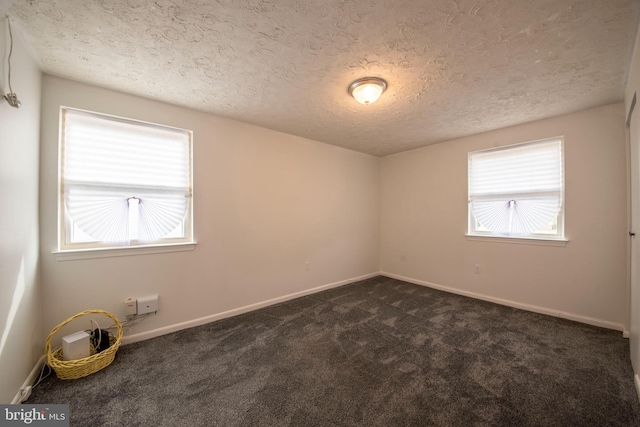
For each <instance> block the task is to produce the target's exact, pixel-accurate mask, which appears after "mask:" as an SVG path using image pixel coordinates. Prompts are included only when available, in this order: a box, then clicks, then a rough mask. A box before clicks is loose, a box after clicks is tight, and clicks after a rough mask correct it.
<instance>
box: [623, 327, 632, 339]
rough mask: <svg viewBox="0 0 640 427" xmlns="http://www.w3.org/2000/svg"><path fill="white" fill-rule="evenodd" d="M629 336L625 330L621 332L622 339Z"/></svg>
mask: <svg viewBox="0 0 640 427" xmlns="http://www.w3.org/2000/svg"><path fill="white" fill-rule="evenodd" d="M630 336H631V333H630V332H629V331H628V330H627V329H624V330H623V331H622V338H629V337H630Z"/></svg>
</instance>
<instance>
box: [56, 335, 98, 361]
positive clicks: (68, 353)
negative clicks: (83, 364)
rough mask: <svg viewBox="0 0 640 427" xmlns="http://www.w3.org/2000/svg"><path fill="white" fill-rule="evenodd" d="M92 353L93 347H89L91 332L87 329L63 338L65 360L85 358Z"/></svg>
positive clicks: (63, 357)
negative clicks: (87, 331)
mask: <svg viewBox="0 0 640 427" xmlns="http://www.w3.org/2000/svg"><path fill="white" fill-rule="evenodd" d="M90 355H91V349H90V347H89V334H88V333H86V332H85V331H78V332H76V333H74V334H71V335H67V336H66V337H63V338H62V359H63V360H77V359H83V358H85V357H89V356H90Z"/></svg>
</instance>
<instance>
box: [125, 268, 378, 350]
mask: <svg viewBox="0 0 640 427" xmlns="http://www.w3.org/2000/svg"><path fill="white" fill-rule="evenodd" d="M379 275H380V272H375V273H369V274H365V275H364V276H359V277H353V278H351V279H346V280H341V281H339V282H334V283H329V284H328V285H322V286H318V287H315V288H312V289H307V290H304V291H300V292H295V293H292V294H289V295H284V296H281V297H278V298H273V299H270V300H267V301H262V302H258V303H255V304H250V305H245V306H244V307H239V308H235V309H233V310H229V311H224V312H222V313H216V314H212V315H210V316H205V317H200V318H198V319H193V320H188V321H186V322H182V323H176V324H173V325H169V326H164V327H162V328H158V329H153V330H151V331H146V332H140V333H138V334H133V335H129V336H125V337H122V345H126V344H132V343H134V342H138V341H144V340H148V339H151V338H155V337H159V336H161V335H166V334H170V333H172V332H177V331H180V330H182V329H187V328H193V327H195V326H200V325H205V324H207V323H211V322H215V321H216V320H220V319H225V318H227V317H232V316H237V315H239V314H243V313H247V312H249V311H254V310H257V309H259V308H263V307H267V306H270V305H274V304H278V303H281V302H284V301H289V300H292V299H294V298H299V297H303V296H305V295H310V294H315V293H318V292H321V291H325V290H327V289H331V288H337V287H339V286H343V285H347V284H349V283H354V282H359V281H360V280H366V279H370V278H372V277H376V276H379Z"/></svg>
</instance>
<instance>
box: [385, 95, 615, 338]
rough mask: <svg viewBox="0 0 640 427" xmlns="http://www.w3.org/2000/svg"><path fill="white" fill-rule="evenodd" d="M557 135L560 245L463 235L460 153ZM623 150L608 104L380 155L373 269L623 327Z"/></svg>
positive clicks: (464, 211)
mask: <svg viewBox="0 0 640 427" xmlns="http://www.w3.org/2000/svg"><path fill="white" fill-rule="evenodd" d="M558 135H564V142H565V147H564V148H565V150H564V151H565V190H566V198H565V202H566V203H565V206H566V210H565V218H566V220H565V230H566V236H567V238H568V239H569V240H570V241H569V243H568V244H567V245H566V247H553V246H536V245H523V244H513V243H501V242H500V243H498V242H479V241H470V240H467V239H466V238H465V232H466V231H467V153H468V152H469V151H474V150H481V149H485V148H490V147H496V146H502V145H508V144H514V143H518V142H525V141H532V140H537V139H542V138H547V137H551V136H558ZM625 156H626V139H625V127H624V106H623V104H616V105H610V106H605V107H601V108H596V109H592V110H587V111H583V112H579V113H575V114H569V115H565V116H560V117H556V118H552V119H548V120H543V121H538V122H534V123H528V124H524V125H520V126H515V127H510V128H506V129H502V130H498V131H494V132H488V133H484V134H480V135H475V136H471V137H468V138H462V139H458V140H454V141H450V142H446V143H443V144H437V145H433V146H429V147H425V148H422V149H417V150H413V151H410V152H405V153H401V154H397V155H393V156H389V157H385V158H383V159H382V163H381V230H382V231H381V270H382V271H383V272H386V273H391V274H393V275H395V276H398V277H404V278H408V279H410V280H413V281H416V282H420V283H425V282H428V283H430V284H433V285H436V286H442V287H445V288H447V289H449V290H451V291H454V292H459V293H466V294H468V295H473V296H477V297H480V298H485V299H491V300H494V301H499V302H503V303H506V304H510V305H515V306H519V307H523V308H528V309H532V310H536V311H541V312H545V313H549V314H556V315H559V316H563V317H568V318H573V319H576V320H581V321H584V322H588V323H594V324H599V325H602V326H607V327H611V328H617V329H623V328H624V329H625V330H626V329H627V326H626V325H627V317H628V308H627V306H628V305H627V271H626V269H627V264H626V256H627V255H626V254H627V252H626V251H627V179H626V168H625V165H626V157H625ZM475 264H480V265H481V271H482V272H481V274H479V275H478V274H474V265H475Z"/></svg>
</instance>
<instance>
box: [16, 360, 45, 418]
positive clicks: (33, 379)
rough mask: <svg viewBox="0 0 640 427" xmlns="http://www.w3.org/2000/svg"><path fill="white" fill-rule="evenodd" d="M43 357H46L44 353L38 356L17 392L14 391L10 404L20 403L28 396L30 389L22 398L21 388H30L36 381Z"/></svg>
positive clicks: (43, 361) (42, 363)
mask: <svg viewBox="0 0 640 427" xmlns="http://www.w3.org/2000/svg"><path fill="white" fill-rule="evenodd" d="M45 359H46V358H45V355H44V354H43V355H42V356H40V358H39V359H38V361H37V362H36V364H35V366H34V367H33V369H32V370H31V372H29V376H28V377H27V379H26V380H24V383H23V384H22V387H20V390H18V392H17V393H16V395H15V397H14V398H13V400H12V401H11V404H12V405H16V404H18V403H22V401H23V400H24V399H26V398H27V397H29V395H30V394H31V391H29V392H28V394H26V396H25V398H24V399H23V390H26V389H27V388H29V389H30V388H31V386H33V384H34V383H35V382H36V380H37V379H38V377H39V376H40V372H41V371H42V366H43V365H44V363H45Z"/></svg>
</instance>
